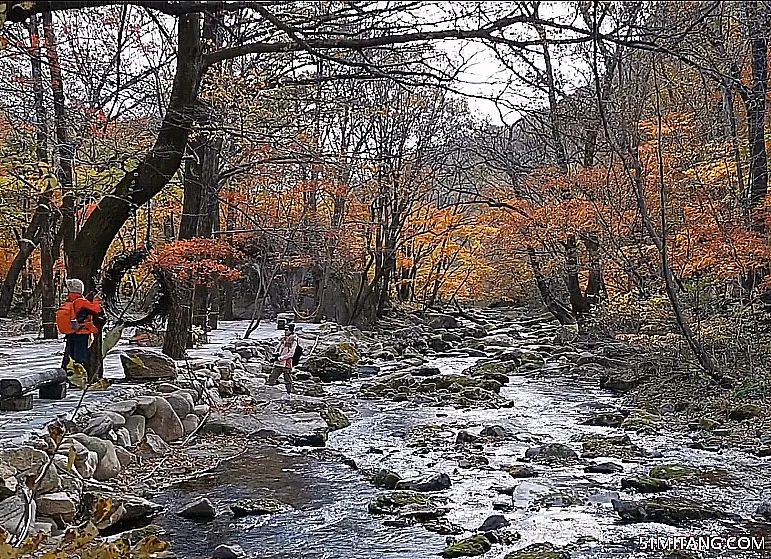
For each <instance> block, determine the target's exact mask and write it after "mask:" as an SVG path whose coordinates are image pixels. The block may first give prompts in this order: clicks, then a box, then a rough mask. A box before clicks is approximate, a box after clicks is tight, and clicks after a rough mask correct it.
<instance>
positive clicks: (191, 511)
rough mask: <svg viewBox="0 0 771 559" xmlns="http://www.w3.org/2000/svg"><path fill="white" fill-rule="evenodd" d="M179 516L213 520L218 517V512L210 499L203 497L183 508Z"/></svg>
mask: <svg viewBox="0 0 771 559" xmlns="http://www.w3.org/2000/svg"><path fill="white" fill-rule="evenodd" d="M177 514H178V515H179V516H181V517H182V518H190V519H200V520H211V519H212V518H214V517H215V516H217V511H216V510H215V508H214V505H212V502H211V501H210V500H209V499H207V498H206V497H202V498H200V499H198V500H196V501H193V502H192V503H189V504H187V505H185V506H184V507H182V508H181V509H180V510H179V511H178V512H177Z"/></svg>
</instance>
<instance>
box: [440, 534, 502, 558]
mask: <svg viewBox="0 0 771 559" xmlns="http://www.w3.org/2000/svg"><path fill="white" fill-rule="evenodd" d="M491 548H492V545H491V544H490V540H488V539H487V538H486V537H485V536H481V535H477V536H471V537H470V538H466V539H463V540H460V541H459V542H456V543H454V544H452V545H449V546H447V547H446V548H444V551H443V552H442V557H447V558H450V557H477V556H479V555H484V554H485V553H487V552H488V551H490V549H491Z"/></svg>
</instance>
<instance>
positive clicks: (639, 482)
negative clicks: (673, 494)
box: [621, 476, 671, 493]
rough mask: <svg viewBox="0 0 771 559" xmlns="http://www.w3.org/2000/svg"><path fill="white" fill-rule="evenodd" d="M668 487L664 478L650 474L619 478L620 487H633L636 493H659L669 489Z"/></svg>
mask: <svg viewBox="0 0 771 559" xmlns="http://www.w3.org/2000/svg"><path fill="white" fill-rule="evenodd" d="M670 487H671V486H670V485H669V483H668V482H667V481H666V480H664V479H657V478H655V477H650V476H640V477H634V478H624V479H622V480H621V489H633V490H635V491H637V492H638V493H659V492H661V491H667V490H669V489H670Z"/></svg>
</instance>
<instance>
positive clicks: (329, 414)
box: [320, 406, 351, 431]
mask: <svg viewBox="0 0 771 559" xmlns="http://www.w3.org/2000/svg"><path fill="white" fill-rule="evenodd" d="M320 413H321V417H323V418H324V421H326V422H327V426H329V430H330V431H338V430H340V429H345V428H346V427H348V426H350V425H351V420H350V419H348V416H347V415H345V414H344V413H343V411H342V410H341V409H339V408H336V407H334V406H329V407H327V408H324V409H322V410H321V411H320Z"/></svg>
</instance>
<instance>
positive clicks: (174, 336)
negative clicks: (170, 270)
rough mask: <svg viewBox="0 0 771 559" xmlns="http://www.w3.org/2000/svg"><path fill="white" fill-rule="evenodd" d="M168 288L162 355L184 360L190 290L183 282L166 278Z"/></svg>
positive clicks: (188, 330) (188, 325) (188, 324)
mask: <svg viewBox="0 0 771 559" xmlns="http://www.w3.org/2000/svg"><path fill="white" fill-rule="evenodd" d="M166 284H167V285H168V286H169V303H170V305H169V316H168V326H167V328H166V334H165V335H164V337H163V353H164V354H165V355H168V356H169V357H171V358H172V359H184V357H185V350H186V349H187V345H188V334H189V332H190V314H191V313H190V301H191V300H192V297H193V294H192V289H191V288H190V286H189V285H187V283H185V282H179V281H178V280H175V278H173V277H167V278H166Z"/></svg>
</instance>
